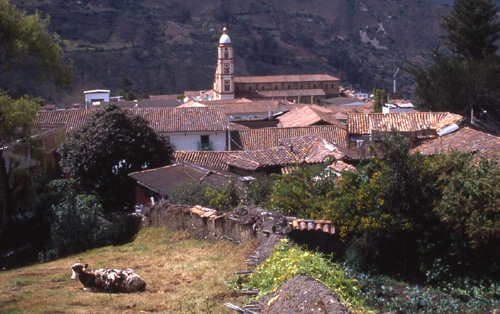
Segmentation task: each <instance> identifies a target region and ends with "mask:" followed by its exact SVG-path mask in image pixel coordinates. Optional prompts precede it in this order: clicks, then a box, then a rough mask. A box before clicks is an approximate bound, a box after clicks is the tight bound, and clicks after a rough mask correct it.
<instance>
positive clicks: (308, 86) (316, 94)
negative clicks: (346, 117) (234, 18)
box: [214, 27, 340, 103]
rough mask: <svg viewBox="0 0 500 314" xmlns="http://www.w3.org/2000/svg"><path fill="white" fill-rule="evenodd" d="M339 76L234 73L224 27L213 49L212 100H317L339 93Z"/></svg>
mask: <svg viewBox="0 0 500 314" xmlns="http://www.w3.org/2000/svg"><path fill="white" fill-rule="evenodd" d="M339 90H340V79H338V78H336V77H333V76H331V75H328V74H297V75H269V76H240V77H235V76H234V50H233V46H232V44H231V39H230V38H229V36H228V35H227V28H226V27H224V29H223V34H222V36H221V37H220V40H219V47H218V51H217V69H216V70H215V81H214V100H224V99H235V98H247V99H252V100H265V99H283V100H287V101H294V102H297V103H321V102H323V101H324V100H325V99H327V98H333V97H338V96H339V93H340V92H339Z"/></svg>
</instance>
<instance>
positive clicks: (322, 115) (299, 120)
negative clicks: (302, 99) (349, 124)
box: [278, 105, 343, 128]
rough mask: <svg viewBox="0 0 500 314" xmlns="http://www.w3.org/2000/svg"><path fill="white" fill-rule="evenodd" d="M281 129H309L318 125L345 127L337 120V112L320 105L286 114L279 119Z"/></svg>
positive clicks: (297, 109) (305, 107)
mask: <svg viewBox="0 0 500 314" xmlns="http://www.w3.org/2000/svg"><path fill="white" fill-rule="evenodd" d="M278 120H279V121H280V127H285V128H292V127H307V126H311V125H314V124H318V123H323V124H336V125H339V126H341V127H343V126H342V125H341V124H340V123H339V121H338V120H337V119H336V118H335V112H334V111H332V110H330V109H327V108H323V107H320V106H318V105H309V106H304V107H302V108H296V109H293V110H291V111H289V112H288V113H285V114H284V115H282V116H281V117H279V118H278Z"/></svg>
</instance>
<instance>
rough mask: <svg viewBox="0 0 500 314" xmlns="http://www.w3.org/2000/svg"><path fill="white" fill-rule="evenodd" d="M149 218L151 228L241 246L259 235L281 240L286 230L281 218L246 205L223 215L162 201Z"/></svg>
mask: <svg viewBox="0 0 500 314" xmlns="http://www.w3.org/2000/svg"><path fill="white" fill-rule="evenodd" d="M148 215H149V217H150V219H151V225H152V226H155V227H160V226H165V227H168V228H171V229H173V230H184V231H188V232H189V233H190V234H192V235H193V236H194V237H195V238H197V239H204V240H208V241H211V242H215V241H218V240H222V239H224V240H229V241H232V242H233V243H236V244H242V243H248V242H251V241H252V240H254V239H256V238H257V237H258V235H259V234H264V235H265V236H269V235H271V234H276V235H278V234H279V235H282V237H284V234H285V229H286V227H287V222H286V219H285V217H284V216H283V215H281V214H278V213H274V212H268V211H265V210H263V209H259V208H254V207H246V206H241V207H239V208H236V209H235V210H234V211H232V212H229V213H224V212H217V211H215V210H212V209H208V208H202V207H201V206H195V207H193V206H188V205H177V204H176V205H172V204H169V203H167V202H165V203H161V204H158V205H155V206H153V207H152V208H151V210H150V211H149V214H148Z"/></svg>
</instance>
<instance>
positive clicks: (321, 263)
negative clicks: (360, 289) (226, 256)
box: [231, 240, 361, 308]
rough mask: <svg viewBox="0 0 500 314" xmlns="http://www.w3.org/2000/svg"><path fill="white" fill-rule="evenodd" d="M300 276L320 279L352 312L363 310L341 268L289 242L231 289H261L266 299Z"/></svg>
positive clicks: (351, 284)
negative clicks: (280, 287) (357, 309)
mask: <svg viewBox="0 0 500 314" xmlns="http://www.w3.org/2000/svg"><path fill="white" fill-rule="evenodd" d="M297 275H304V276H311V277H313V278H315V279H317V280H318V281H320V282H321V283H323V284H324V285H325V286H327V287H328V288H330V289H332V290H333V291H334V292H335V293H336V294H337V295H338V296H339V298H340V299H341V301H342V302H343V303H345V304H347V305H348V306H349V307H350V308H357V307H359V306H361V301H360V299H359V298H358V297H357V289H356V287H355V282H354V281H353V280H352V279H349V278H348V277H347V276H346V275H345V273H344V271H343V270H342V269H341V268H340V267H339V266H338V265H336V264H334V263H332V262H330V261H329V259H327V258H326V257H325V256H324V255H323V254H321V253H318V252H310V251H307V250H302V249H300V248H299V247H298V246H296V245H291V244H289V243H288V241H287V240H282V241H281V242H280V243H279V244H278V245H277V246H276V247H275V248H274V250H273V252H272V254H271V256H270V257H269V258H268V259H267V260H266V261H265V262H264V263H262V264H261V265H260V266H259V267H257V269H255V271H254V272H253V273H252V274H251V275H250V276H249V279H248V281H247V282H241V281H242V280H241V279H237V278H235V279H233V281H232V283H231V286H232V287H234V288H237V289H239V288H241V289H258V290H259V295H258V296H263V295H267V294H269V293H271V292H273V291H275V290H276V289H277V288H278V287H279V286H280V285H282V284H283V283H285V282H286V281H287V280H289V279H291V278H293V277H295V276H297ZM234 283H238V284H239V283H241V284H239V285H235V284H234Z"/></svg>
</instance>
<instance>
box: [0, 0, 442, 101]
mask: <svg viewBox="0 0 500 314" xmlns="http://www.w3.org/2000/svg"><path fill="white" fill-rule="evenodd" d="M11 3H12V4H15V5H17V6H18V7H21V8H25V9H26V10H27V11H28V12H33V11H34V10H40V11H41V12H42V13H44V14H49V15H50V16H51V24H50V29H51V30H52V31H53V32H57V33H58V34H60V35H61V37H62V38H63V39H64V40H66V43H67V45H66V47H65V49H66V52H67V55H68V56H69V57H71V58H72V59H73V60H74V62H75V65H76V66H77V67H78V69H79V72H78V75H77V78H76V80H75V81H74V85H73V87H74V91H73V94H72V95H67V94H63V93H62V92H58V91H55V90H51V89H47V88H45V89H42V88H41V87H38V86H27V87H24V85H23V87H21V84H17V83H15V81H16V80H10V79H9V80H7V78H4V79H3V80H4V81H3V82H2V84H3V85H8V86H7V87H9V88H10V90H15V91H17V92H18V93H24V92H26V91H30V90H34V91H35V92H36V93H37V94H39V95H41V96H43V97H45V99H46V101H47V102H52V101H55V102H59V101H63V102H64V103H65V104H66V105H69V104H70V103H71V102H73V101H74V102H78V101H79V102H81V101H82V98H83V95H82V91H83V90H86V89H95V88H107V89H111V90H112V93H113V94H115V93H117V92H119V91H121V92H124V91H128V90H132V91H134V92H135V93H136V94H139V95H141V94H144V95H146V94H153V93H160V94H166V93H182V92H183V91H184V90H200V89H209V88H211V84H212V81H213V73H214V71H215V64H216V46H217V40H218V38H219V36H220V35H221V29H222V27H223V26H227V27H228V29H229V35H230V36H231V39H232V42H233V45H234V47H235V50H236V57H235V63H236V75H240V76H242V75H267V74H285V73H288V74H290V73H293V74H297V73H328V74H332V75H336V76H339V77H340V78H341V79H342V83H343V84H347V85H348V84H352V85H353V87H358V88H361V89H364V90H371V89H372V88H373V87H378V88H382V87H386V88H389V89H390V88H391V87H392V84H391V80H392V74H393V71H394V67H395V64H394V62H393V61H391V60H399V61H397V62H398V63H403V62H404V61H405V60H420V61H421V60H424V58H425V55H426V51H427V50H428V49H429V48H433V47H435V46H436V45H437V38H436V35H437V34H439V33H440V32H441V29H440V27H439V26H438V22H439V15H440V14H443V13H445V12H447V10H448V9H449V7H448V6H444V5H438V4H433V3H431V2H429V1H424V0H405V1H401V0H398V1H376V0H364V1H361V0H354V1H345V0H335V1H329V0H316V1H306V2H304V1H298V0H287V1H276V0H270V1H260V0H250V1H242V0H236V1H227V0H221V1H216V2H213V1H194V0H186V1H169V2H165V1H159V0H145V1H117V0H107V1H97V0H80V1H72V2H67V1H63V0H51V1H37V0H31V1H30V0H23V1H20V0H12V1H11ZM398 79H399V80H398V86H400V90H402V91H403V90H404V91H405V92H406V93H407V94H408V93H409V92H410V91H411V82H410V80H409V78H408V77H406V76H405V75H404V74H400V77H398Z"/></svg>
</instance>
